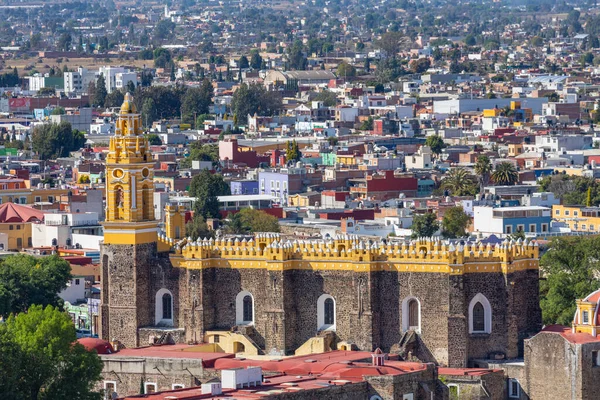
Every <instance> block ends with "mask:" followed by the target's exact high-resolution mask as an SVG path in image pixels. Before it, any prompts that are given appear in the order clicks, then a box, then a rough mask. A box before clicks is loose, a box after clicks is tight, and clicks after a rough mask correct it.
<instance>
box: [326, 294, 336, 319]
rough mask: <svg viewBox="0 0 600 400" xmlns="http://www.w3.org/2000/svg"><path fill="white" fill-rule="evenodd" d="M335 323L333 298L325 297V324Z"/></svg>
mask: <svg viewBox="0 0 600 400" xmlns="http://www.w3.org/2000/svg"><path fill="white" fill-rule="evenodd" d="M333 324H335V312H334V306H333V300H332V299H325V325H333Z"/></svg>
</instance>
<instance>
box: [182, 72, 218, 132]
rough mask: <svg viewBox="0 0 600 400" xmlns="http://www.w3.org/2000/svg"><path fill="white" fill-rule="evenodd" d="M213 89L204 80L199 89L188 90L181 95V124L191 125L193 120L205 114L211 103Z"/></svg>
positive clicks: (206, 80)
mask: <svg viewBox="0 0 600 400" xmlns="http://www.w3.org/2000/svg"><path fill="white" fill-rule="evenodd" d="M212 96H213V87H212V84H211V83H210V82H209V81H208V79H205V80H204V81H202V84H201V85H200V87H199V88H190V89H188V90H187V91H186V92H185V94H184V95H183V99H182V101H181V114H182V117H183V122H185V123H193V122H194V118H195V117H196V116H198V115H201V114H207V113H208V109H209V107H210V104H211V103H212Z"/></svg>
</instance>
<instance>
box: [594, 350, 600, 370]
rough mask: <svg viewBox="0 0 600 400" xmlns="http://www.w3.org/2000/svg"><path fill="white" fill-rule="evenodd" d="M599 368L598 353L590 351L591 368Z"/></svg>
mask: <svg viewBox="0 0 600 400" xmlns="http://www.w3.org/2000/svg"><path fill="white" fill-rule="evenodd" d="M598 366H600V351H597V350H596V351H592V367H598Z"/></svg>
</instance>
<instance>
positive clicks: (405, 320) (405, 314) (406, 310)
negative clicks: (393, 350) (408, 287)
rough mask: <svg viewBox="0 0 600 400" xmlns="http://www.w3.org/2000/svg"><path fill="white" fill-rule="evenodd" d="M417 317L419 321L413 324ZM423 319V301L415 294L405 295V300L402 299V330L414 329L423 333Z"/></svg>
mask: <svg viewBox="0 0 600 400" xmlns="http://www.w3.org/2000/svg"><path fill="white" fill-rule="evenodd" d="M415 303H416V304H415ZM415 307H416V309H415ZM411 309H412V318H411ZM415 312H416V315H415ZM415 317H416V319H417V321H416V322H417V323H416V325H411V322H414V318H415ZM421 321H422V320H421V301H420V300H419V299H418V298H416V297H415V296H408V297H405V298H404V300H402V332H408V331H409V330H413V331H415V332H416V333H418V334H421Z"/></svg>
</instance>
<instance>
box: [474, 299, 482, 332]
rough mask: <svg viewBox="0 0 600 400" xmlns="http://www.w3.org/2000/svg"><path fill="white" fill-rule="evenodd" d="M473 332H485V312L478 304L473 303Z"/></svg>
mask: <svg viewBox="0 0 600 400" xmlns="http://www.w3.org/2000/svg"><path fill="white" fill-rule="evenodd" d="M473 331H474V332H483V331H485V310H484V309H483V304H481V303H480V302H477V303H475V305H474V306H473Z"/></svg>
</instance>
